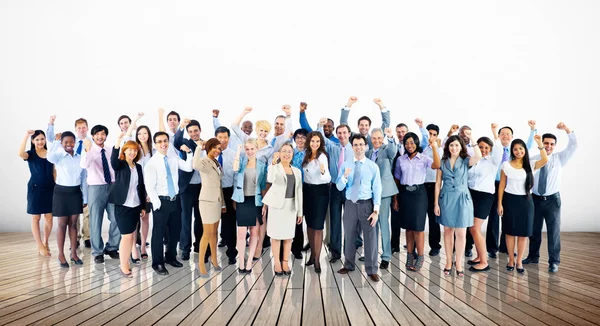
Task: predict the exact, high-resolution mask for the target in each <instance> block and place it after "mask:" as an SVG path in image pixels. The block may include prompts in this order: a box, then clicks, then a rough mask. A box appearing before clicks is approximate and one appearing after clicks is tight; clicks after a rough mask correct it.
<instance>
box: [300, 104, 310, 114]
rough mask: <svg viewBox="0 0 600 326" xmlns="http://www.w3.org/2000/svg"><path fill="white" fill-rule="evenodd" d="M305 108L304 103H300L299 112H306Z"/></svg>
mask: <svg viewBox="0 0 600 326" xmlns="http://www.w3.org/2000/svg"><path fill="white" fill-rule="evenodd" d="M307 106H308V105H307V104H306V102H300V112H304V111H306V107H307Z"/></svg>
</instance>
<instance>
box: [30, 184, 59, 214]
mask: <svg viewBox="0 0 600 326" xmlns="http://www.w3.org/2000/svg"><path fill="white" fill-rule="evenodd" d="M53 194H54V183H51V184H41V183H36V182H32V181H29V183H27V214H31V215H41V214H46V213H52V212H53V211H52V209H53V208H54V202H53V199H52V197H53Z"/></svg>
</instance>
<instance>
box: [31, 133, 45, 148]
mask: <svg viewBox="0 0 600 326" xmlns="http://www.w3.org/2000/svg"><path fill="white" fill-rule="evenodd" d="M31 142H32V143H33V145H34V146H35V148H36V149H43V148H44V146H46V137H45V136H44V135H42V134H39V135H37V136H36V137H35V138H34V139H32V140H31Z"/></svg>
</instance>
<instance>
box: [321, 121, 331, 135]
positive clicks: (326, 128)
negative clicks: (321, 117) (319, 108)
mask: <svg viewBox="0 0 600 326" xmlns="http://www.w3.org/2000/svg"><path fill="white" fill-rule="evenodd" d="M323 133H324V134H325V137H327V138H329V137H331V134H332V133H333V121H331V120H329V119H327V123H326V124H325V125H324V126H323Z"/></svg>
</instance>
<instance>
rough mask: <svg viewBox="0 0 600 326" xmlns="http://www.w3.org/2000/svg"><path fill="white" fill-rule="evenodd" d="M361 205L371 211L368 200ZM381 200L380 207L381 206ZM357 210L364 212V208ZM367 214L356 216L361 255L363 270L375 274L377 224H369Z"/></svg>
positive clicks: (377, 268) (368, 273)
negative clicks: (359, 229)
mask: <svg viewBox="0 0 600 326" xmlns="http://www.w3.org/2000/svg"><path fill="white" fill-rule="evenodd" d="M360 205H361V206H363V205H366V206H368V208H367V209H366V211H367V212H370V211H373V204H372V203H370V202H366V203H362V204H360ZM383 206H384V204H383V202H382V203H381V207H383ZM359 211H361V212H364V211H365V209H364V208H362V207H361V208H359ZM368 218H369V215H363V216H358V220H359V223H360V225H361V230H362V232H363V244H364V248H363V249H364V250H363V256H364V257H365V271H366V272H367V275H373V274H377V272H378V270H379V266H378V265H377V253H378V241H377V240H378V239H377V234H378V232H377V225H375V226H371V221H369V220H368Z"/></svg>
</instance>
